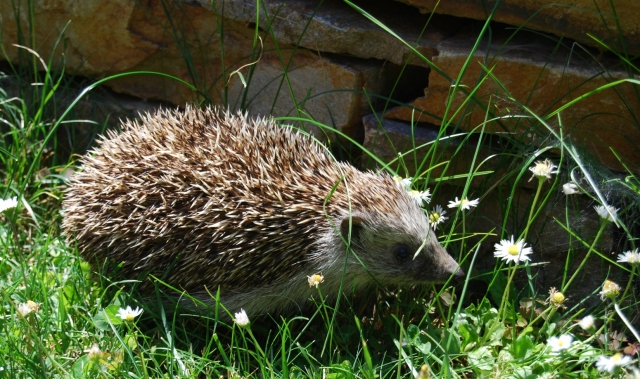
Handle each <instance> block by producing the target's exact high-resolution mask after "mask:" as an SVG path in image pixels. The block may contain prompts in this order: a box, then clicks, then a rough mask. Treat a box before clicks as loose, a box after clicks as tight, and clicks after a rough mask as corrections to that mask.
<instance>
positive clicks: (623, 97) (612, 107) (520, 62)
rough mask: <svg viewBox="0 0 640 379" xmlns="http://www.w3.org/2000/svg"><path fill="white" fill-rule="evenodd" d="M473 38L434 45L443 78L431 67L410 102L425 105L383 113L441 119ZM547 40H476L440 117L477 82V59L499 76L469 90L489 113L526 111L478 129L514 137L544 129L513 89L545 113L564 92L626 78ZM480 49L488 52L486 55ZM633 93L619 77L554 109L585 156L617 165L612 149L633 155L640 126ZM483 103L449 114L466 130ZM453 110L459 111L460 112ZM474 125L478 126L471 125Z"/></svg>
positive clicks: (532, 139)
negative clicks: (424, 85)
mask: <svg viewBox="0 0 640 379" xmlns="http://www.w3.org/2000/svg"><path fill="white" fill-rule="evenodd" d="M474 42H475V37H473V36H466V37H465V36H457V37H455V38H451V39H448V40H445V41H443V42H441V43H440V44H439V45H438V49H439V51H440V54H439V55H438V56H437V57H434V59H433V62H434V64H435V65H436V66H438V67H439V68H440V69H441V70H442V71H443V72H444V73H445V74H446V75H448V76H449V78H445V77H443V76H441V75H439V74H438V73H436V72H435V71H433V70H432V71H431V74H430V75H429V86H428V87H427V88H426V89H425V96H424V97H420V98H417V99H416V100H415V101H414V102H412V103H411V104H410V105H412V106H414V107H416V108H418V109H419V110H424V112H425V113H423V114H420V112H416V113H415V114H414V115H412V110H411V109H410V108H396V109H394V110H391V111H390V112H388V113H387V114H386V115H385V117H388V118H394V119H400V120H411V119H412V117H414V118H415V119H416V120H418V121H422V122H430V123H433V124H436V125H439V124H440V123H441V120H440V118H441V117H443V115H444V114H445V109H446V101H447V97H448V96H449V92H450V90H451V86H452V84H451V83H452V80H453V81H455V78H457V76H458V73H459V72H460V70H461V68H462V67H463V65H464V63H465V61H466V60H467V57H468V54H469V51H471V48H472V46H473V43H474ZM553 48H554V46H550V45H549V44H547V43H544V42H540V41H538V40H525V41H521V40H512V41H510V42H508V43H505V41H503V40H499V39H498V40H494V43H492V44H491V45H490V46H489V47H487V45H486V44H481V46H480V48H479V49H478V50H477V51H476V53H475V55H474V56H473V58H472V61H471V63H470V64H469V66H468V68H467V71H466V72H465V74H464V76H463V77H462V80H461V82H460V85H461V86H462V87H460V88H459V91H458V93H457V94H456V96H455V99H454V101H453V106H452V107H451V108H450V110H449V113H448V115H447V118H451V117H452V115H453V113H454V112H455V111H456V110H457V109H458V108H459V107H460V106H461V104H462V103H463V101H464V100H465V99H466V98H467V95H466V94H465V93H464V92H463V91H466V93H469V91H470V90H471V89H472V88H473V87H474V86H475V85H476V83H477V81H478V78H479V77H480V76H481V74H483V73H484V70H483V68H482V65H485V66H486V67H487V68H491V69H492V74H493V75H494V76H495V77H497V78H498V80H500V82H501V83H502V85H503V86H504V88H506V89H507V90H508V91H509V93H506V92H505V91H504V89H503V87H502V86H500V85H498V84H497V83H496V82H495V81H494V80H493V79H491V78H489V79H487V80H486V81H484V83H483V84H482V86H481V87H480V89H479V90H478V92H477V93H476V98H477V99H478V100H479V102H480V103H481V104H483V106H484V107H486V104H488V103H489V102H491V108H490V111H491V114H490V116H489V119H491V118H492V117H493V116H506V117H509V116H511V115H514V114H515V115H525V116H528V117H529V118H528V119H522V118H516V119H508V118H507V119H501V120H498V121H493V122H489V123H487V125H486V128H485V131H486V132H490V133H510V134H515V135H514V138H516V139H519V140H521V141H525V142H527V143H530V144H537V145H545V144H548V143H549V142H548V136H549V131H548V130H547V129H546V128H545V127H543V126H541V125H540V124H539V123H537V120H535V119H531V117H530V114H529V113H528V112H526V111H525V110H524V109H523V108H522V107H521V106H519V105H518V104H515V103H513V102H511V101H510V100H509V96H512V97H513V98H515V99H516V100H518V101H519V102H520V103H522V104H526V105H527V107H528V108H530V109H531V110H532V111H533V112H534V113H535V114H537V115H540V116H544V115H547V114H549V113H550V112H551V111H553V110H555V109H558V108H559V107H560V106H562V105H564V104H566V103H568V102H569V101H570V100H573V99H575V98H578V97H579V96H581V95H584V94H586V93H588V92H590V91H593V90H595V89H596V88H598V87H600V86H603V85H605V84H607V83H611V82H613V81H615V80H618V79H623V78H628V74H627V73H626V72H622V71H620V70H618V69H612V70H610V71H608V72H607V73H606V75H604V74H603V72H602V70H601V69H599V68H598V67H599V66H597V64H603V65H607V64H609V62H608V61H607V60H606V59H601V60H600V62H598V63H597V64H596V62H593V61H590V60H588V59H586V58H583V57H580V56H579V54H577V52H573V55H571V56H570V55H568V52H567V51H564V50H560V51H557V52H554V51H553ZM485 56H487V57H488V60H485ZM634 98H636V93H635V86H634V85H632V84H631V83H624V84H622V85H619V86H616V87H615V88H610V89H606V90H604V91H601V92H599V93H597V94H595V95H593V96H590V97H587V98H585V99H583V100H582V101H580V102H578V103H577V104H575V105H573V106H572V107H571V108H569V109H566V110H565V111H563V112H562V113H561V116H562V125H563V129H564V130H563V135H564V136H565V137H566V138H567V140H568V141H570V142H573V143H574V144H575V145H577V146H579V147H581V148H584V149H585V150H586V151H588V152H589V153H590V154H591V155H592V156H594V157H597V158H598V159H600V160H601V162H602V163H603V164H604V165H605V166H607V167H608V168H610V169H613V170H623V167H622V166H621V164H620V162H619V161H618V159H617V158H616V156H615V155H614V154H613V153H612V152H611V150H610V149H609V148H611V149H613V150H615V152H616V153H617V154H619V155H620V156H621V157H622V159H623V160H624V161H626V162H639V161H640V151H638V150H637V148H636V147H637V146H638V145H639V144H640V129H638V126H637V123H636V121H635V120H637V117H638V116H639V115H640V103H638V102H637V101H635V102H634V101H633V100H631V99H634ZM485 113H486V112H485V109H484V108H483V107H481V106H478V104H476V103H474V102H470V104H469V107H468V108H467V109H465V111H464V112H461V113H459V114H458V116H457V117H456V119H455V121H454V122H453V123H452V124H456V123H457V124H458V126H459V127H461V128H463V129H465V130H472V129H475V128H477V127H478V126H479V125H481V124H482V123H483V121H484V119H485ZM460 114H463V115H464V118H460ZM548 123H549V125H550V126H551V127H553V128H554V129H555V130H556V131H557V130H558V129H559V128H558V123H559V121H558V119H557V117H553V118H551V119H550V120H548ZM476 130H477V129H476Z"/></svg>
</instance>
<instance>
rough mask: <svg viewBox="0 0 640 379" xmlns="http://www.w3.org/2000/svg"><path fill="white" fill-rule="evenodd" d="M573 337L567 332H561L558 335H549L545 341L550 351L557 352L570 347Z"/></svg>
mask: <svg viewBox="0 0 640 379" xmlns="http://www.w3.org/2000/svg"><path fill="white" fill-rule="evenodd" d="M572 342H573V337H572V336H571V335H569V334H563V335H561V336H560V337H551V338H549V340H548V341H547V343H548V344H549V347H550V348H551V352H552V353H558V352H560V351H562V350H567V349H568V348H569V347H571V343H572Z"/></svg>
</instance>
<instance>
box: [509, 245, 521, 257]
mask: <svg viewBox="0 0 640 379" xmlns="http://www.w3.org/2000/svg"><path fill="white" fill-rule="evenodd" d="M507 253H509V254H511V255H518V254H519V253H520V250H519V249H518V246H516V245H511V246H509V248H508V249H507Z"/></svg>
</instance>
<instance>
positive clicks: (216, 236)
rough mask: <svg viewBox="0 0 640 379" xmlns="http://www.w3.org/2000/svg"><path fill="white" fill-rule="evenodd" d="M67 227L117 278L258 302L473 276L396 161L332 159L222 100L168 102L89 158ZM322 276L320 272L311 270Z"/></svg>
mask: <svg viewBox="0 0 640 379" xmlns="http://www.w3.org/2000/svg"><path fill="white" fill-rule="evenodd" d="M80 163H81V167H82V168H81V170H79V172H78V173H76V174H75V175H74V177H73V178H72V180H71V182H70V184H69V187H68V189H67V191H66V194H65V198H64V200H63V215H64V218H63V224H62V225H63V232H64V234H65V235H66V237H67V239H68V241H69V243H70V244H71V245H72V246H77V249H78V251H79V253H80V254H81V255H82V257H83V258H84V259H85V260H86V261H88V262H89V263H92V264H93V265H94V267H95V268H98V269H102V271H101V272H102V274H105V275H108V276H110V277H111V278H112V279H114V280H115V279H127V280H137V279H142V278H146V279H145V280H142V281H141V282H140V285H139V287H138V289H139V292H140V293H142V294H145V293H146V294H148V295H151V291H152V290H153V289H154V288H155V287H154V284H153V283H152V282H153V281H152V280H150V279H149V275H153V277H155V278H158V279H160V280H161V281H162V282H163V283H165V284H167V285H169V286H170V287H172V288H173V289H177V290H179V291H180V292H176V296H179V294H182V292H185V293H188V294H189V296H190V297H191V299H195V300H197V301H199V302H202V303H201V304H205V305H206V306H214V305H215V302H216V299H215V296H212V294H216V293H217V292H218V291H219V294H220V296H219V301H220V303H221V304H222V305H223V306H225V307H226V308H227V309H228V310H230V311H239V310H240V309H244V310H245V311H246V312H247V314H249V315H260V314H264V313H280V312H284V311H286V310H287V309H290V308H292V307H299V306H300V305H301V304H303V303H304V302H305V301H306V300H308V299H309V298H310V297H311V296H312V295H313V294H314V293H315V294H317V289H316V288H313V287H311V286H310V285H309V284H308V278H309V277H314V275H322V277H323V278H324V281H323V282H322V283H321V284H320V285H321V289H322V293H323V295H328V296H329V297H331V296H333V297H335V296H337V295H338V294H339V292H340V290H342V291H359V290H362V289H364V288H366V287H368V286H372V285H382V286H413V285H416V284H420V283H441V282H444V281H446V280H447V279H449V278H451V277H453V278H454V280H459V279H461V278H462V277H464V274H463V272H462V270H461V269H460V268H459V267H458V264H457V262H456V261H455V260H454V259H453V258H452V257H451V256H450V255H449V254H448V253H447V252H446V251H445V249H444V248H443V247H442V246H441V245H440V244H439V243H438V240H437V237H436V236H435V234H434V232H433V231H432V230H431V228H430V225H429V221H428V219H427V217H426V216H425V213H424V211H423V210H422V209H421V207H420V204H419V203H418V202H417V201H416V199H415V198H413V197H412V196H411V194H409V193H408V191H407V190H406V189H404V188H403V187H401V186H399V185H398V184H397V183H396V182H395V181H394V180H393V177H392V176H391V175H390V174H387V173H383V174H376V173H374V172H371V171H368V172H364V171H360V170H358V169H356V168H355V167H354V166H352V165H350V164H348V163H343V162H337V161H336V160H335V159H334V158H333V156H332V155H331V154H330V153H329V152H328V151H327V148H326V147H325V146H324V145H323V144H321V143H319V142H318V141H317V140H315V139H314V138H313V137H311V136H309V135H308V134H306V133H304V132H301V131H299V130H297V129H295V128H293V127H291V126H285V125H279V124H277V123H276V122H275V121H274V120H273V119H272V118H253V119H252V118H250V117H249V116H248V115H246V114H243V113H240V112H238V113H236V114H234V113H232V112H230V111H228V110H223V109H221V108H216V107H209V108H206V109H197V108H193V107H186V109H184V110H183V111H180V110H161V111H157V112H156V113H155V114H146V115H143V116H141V119H140V120H139V121H130V120H129V121H125V122H123V124H122V131H121V132H120V133H117V132H115V131H108V132H107V134H106V136H103V137H100V138H99V139H98V146H97V147H96V148H94V149H93V150H92V151H89V152H88V153H87V154H86V155H85V156H83V157H82V158H81V161H80ZM315 278H318V277H317V276H315Z"/></svg>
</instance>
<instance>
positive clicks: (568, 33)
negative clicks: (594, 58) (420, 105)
mask: <svg viewBox="0 0 640 379" xmlns="http://www.w3.org/2000/svg"><path fill="white" fill-rule="evenodd" d="M398 1H400V2H402V3H405V4H409V5H412V6H414V7H417V8H418V9H419V10H420V12H422V13H431V12H435V13H439V14H448V15H453V16H457V17H464V18H472V19H476V20H486V18H487V15H489V14H491V12H492V11H493V9H494V7H495V6H496V3H497V1H495V0H487V1H482V2H480V1H476V0H448V1H439V0H398ZM612 5H615V9H614V8H612V7H611V6H612ZM639 12H640V3H639V2H637V1H635V0H621V1H615V2H613V1H602V0H599V1H594V0H560V1H554V2H548V1H545V0H501V1H500V4H499V5H498V7H497V8H496V11H495V13H494V15H493V18H492V20H493V21H498V22H503V23H505V24H509V25H513V26H517V27H520V26H522V27H523V28H526V29H533V30H539V31H542V32H545V33H550V34H555V35H557V36H561V37H569V38H571V39H574V40H576V41H578V42H581V43H584V44H587V45H591V46H596V47H599V48H602V47H601V46H600V45H599V44H598V43H597V42H595V41H594V39H593V38H591V37H589V35H588V34H590V35H592V36H594V37H595V38H597V39H599V40H601V41H604V42H605V43H606V44H608V45H609V46H611V47H613V48H614V49H615V50H616V51H625V50H626V51H627V53H628V54H629V55H637V54H640V39H639V38H638V32H640V24H638V22H637V18H636V15H637V14H638V13H639ZM587 33H588V34H587ZM621 36H622V38H621ZM623 46H624V48H623Z"/></svg>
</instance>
